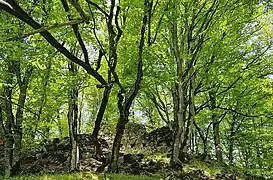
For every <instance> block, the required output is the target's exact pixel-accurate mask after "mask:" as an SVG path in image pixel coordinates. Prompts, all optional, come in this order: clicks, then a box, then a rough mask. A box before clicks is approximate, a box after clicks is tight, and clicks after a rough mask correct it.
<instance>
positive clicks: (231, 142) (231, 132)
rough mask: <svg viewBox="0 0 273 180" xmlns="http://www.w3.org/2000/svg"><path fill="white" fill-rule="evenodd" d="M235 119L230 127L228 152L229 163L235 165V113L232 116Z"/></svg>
mask: <svg viewBox="0 0 273 180" xmlns="http://www.w3.org/2000/svg"><path fill="white" fill-rule="evenodd" d="M232 118H233V119H232V120H233V121H232V123H231V127H230V134H229V152H228V160H229V165H230V166H232V165H233V143H234V136H235V129H234V128H235V120H236V119H235V115H233V117H232Z"/></svg>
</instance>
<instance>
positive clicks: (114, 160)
mask: <svg viewBox="0 0 273 180" xmlns="http://www.w3.org/2000/svg"><path fill="white" fill-rule="evenodd" d="M129 108H130V107H129ZM129 108H128V107H127V108H126V107H124V105H122V104H120V105H119V113H120V117H119V122H118V124H117V127H116V129H117V131H116V136H115V139H114V143H113V148H112V157H111V164H110V169H111V171H112V172H117V171H118V158H119V150H120V144H121V139H122V136H123V133H124V130H125V126H126V124H127V123H128V122H129Z"/></svg>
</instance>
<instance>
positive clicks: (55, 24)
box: [12, 19, 84, 39]
mask: <svg viewBox="0 0 273 180" xmlns="http://www.w3.org/2000/svg"><path fill="white" fill-rule="evenodd" d="M81 23H84V20H83V19H74V20H71V21H68V22H63V23H54V24H53V25H51V26H43V27H41V28H39V29H36V30H34V31H32V32H29V33H27V34H25V35H23V36H21V37H17V38H15V39H23V38H26V37H28V36H31V35H34V34H37V33H41V32H44V31H49V30H52V29H57V28H62V27H66V26H71V25H77V24H81ZM12 39H14V38H12Z"/></svg>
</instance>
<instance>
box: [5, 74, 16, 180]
mask: <svg viewBox="0 0 273 180" xmlns="http://www.w3.org/2000/svg"><path fill="white" fill-rule="evenodd" d="M7 83H8V84H12V79H11V78H10V77H8V80H7ZM4 95H5V97H6V100H5V114H6V123H5V133H6V134H5V138H4V140H5V146H4V148H5V154H4V156H5V176H6V177H10V176H11V175H12V163H13V144H14V138H13V133H12V126H13V125H14V116H13V113H12V104H11V99H12V87H9V86H6V87H5V88H4Z"/></svg>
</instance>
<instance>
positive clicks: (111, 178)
mask: <svg viewBox="0 0 273 180" xmlns="http://www.w3.org/2000/svg"><path fill="white" fill-rule="evenodd" d="M0 179H1V177H0ZM158 179H160V177H158V176H137V175H128V174H105V175H104V174H94V173H91V172H89V173H87V172H85V173H75V174H51V175H50V174H45V175H41V176H20V177H13V178H9V180H158Z"/></svg>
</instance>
